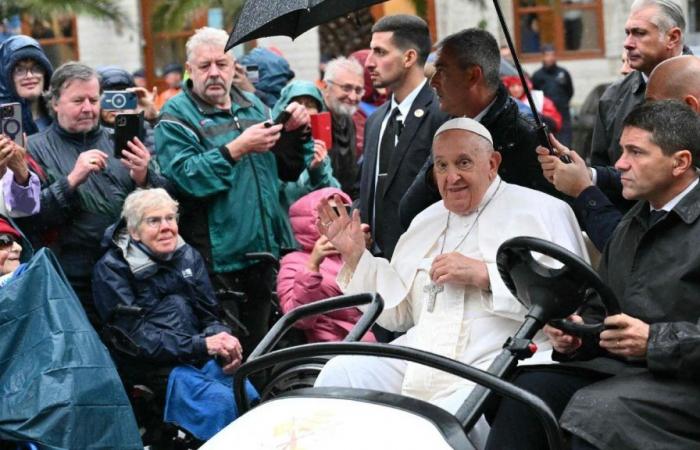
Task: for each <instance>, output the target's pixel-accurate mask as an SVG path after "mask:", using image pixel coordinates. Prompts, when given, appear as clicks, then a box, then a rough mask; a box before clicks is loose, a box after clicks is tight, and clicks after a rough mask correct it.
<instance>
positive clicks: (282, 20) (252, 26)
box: [226, 0, 386, 50]
mask: <svg viewBox="0 0 700 450" xmlns="http://www.w3.org/2000/svg"><path fill="white" fill-rule="evenodd" d="M385 1H386V0H247V1H246V2H245V4H244V5H243V7H242V8H241V11H240V13H239V14H238V17H237V18H236V21H235V23H234V25H233V31H232V32H231V36H230V37H229V39H228V44H226V49H227V50H228V49H230V48H231V47H235V46H236V45H238V44H240V43H242V42H246V41H250V40H253V39H257V38H262V37H268V36H289V37H291V38H292V39H294V38H296V37H297V36H299V35H300V34H302V33H304V32H305V31H307V30H310V29H311V28H313V27H315V26H317V25H321V24H323V23H326V22H329V21H331V20H333V19H336V18H338V17H341V16H344V15H345V14H348V13H351V12H353V11H357V10H358V9H362V8H365V7H367V6H371V5H375V4H377V3H383V2H385Z"/></svg>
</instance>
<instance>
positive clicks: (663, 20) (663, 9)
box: [630, 0, 685, 44]
mask: <svg viewBox="0 0 700 450" xmlns="http://www.w3.org/2000/svg"><path fill="white" fill-rule="evenodd" d="M649 6H655V7H656V8H657V9H658V11H659V14H654V15H653V16H652V18H651V21H652V23H653V24H654V25H656V26H657V27H658V28H659V31H661V32H662V33H666V32H668V30H670V29H671V28H676V27H678V28H680V30H681V44H682V43H683V35H684V34H685V16H683V9H682V8H681V6H680V5H679V4H678V3H676V2H674V1H673V0H635V1H634V3H632V6H631V7H630V11H631V12H635V11H639V10H640V9H643V8H647V7H649Z"/></svg>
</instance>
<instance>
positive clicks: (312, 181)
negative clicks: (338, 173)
mask: <svg viewBox="0 0 700 450" xmlns="http://www.w3.org/2000/svg"><path fill="white" fill-rule="evenodd" d="M301 96H308V97H311V98H313V99H314V100H316V101H317V102H318V105H319V111H325V109H326V107H325V105H324V103H323V97H322V96H321V91H319V90H318V88H317V87H316V85H315V84H313V83H312V82H310V81H292V82H291V83H289V84H288V85H287V86H286V87H285V88H284V89H282V93H281V97H280V99H279V101H278V102H277V103H276V104H275V107H274V108H273V109H272V116H273V117H277V114H279V113H280V111H282V110H284V108H286V107H287V105H289V103H290V102H291V101H292V100H293V99H294V98H296V97H301ZM329 150H330V149H329ZM324 187H334V188H340V183H339V182H338V180H336V179H335V177H334V176H333V169H332V167H331V159H330V157H328V156H326V157H325V158H324V159H323V161H322V162H321V164H319V165H318V166H317V167H315V168H313V169H311V168H309V167H307V168H306V169H304V171H303V172H302V173H301V175H299V179H298V180H297V181H289V182H283V183H282V184H281V186H280V203H281V204H282V207H283V208H284V210H285V211H287V210H288V209H289V206H290V205H291V204H292V203H294V202H295V201H297V200H298V199H299V198H301V197H303V196H304V195H306V194H308V193H309V192H312V191H315V190H316V189H320V188H324Z"/></svg>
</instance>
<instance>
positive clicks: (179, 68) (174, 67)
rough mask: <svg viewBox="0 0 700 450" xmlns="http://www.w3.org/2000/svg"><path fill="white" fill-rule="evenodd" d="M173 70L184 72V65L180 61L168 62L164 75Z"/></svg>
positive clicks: (164, 68)
mask: <svg viewBox="0 0 700 450" xmlns="http://www.w3.org/2000/svg"><path fill="white" fill-rule="evenodd" d="M172 72H178V73H180V74H182V65H181V64H178V63H170V64H166V65H165V66H164V67H163V76H166V75H167V74H169V73H172Z"/></svg>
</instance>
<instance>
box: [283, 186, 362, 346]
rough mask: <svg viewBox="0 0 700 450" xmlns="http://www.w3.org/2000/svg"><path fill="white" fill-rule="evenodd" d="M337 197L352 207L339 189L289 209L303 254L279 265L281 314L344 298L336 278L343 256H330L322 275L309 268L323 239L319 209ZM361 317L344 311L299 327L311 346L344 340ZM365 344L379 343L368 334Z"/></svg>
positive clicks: (290, 256)
mask: <svg viewBox="0 0 700 450" xmlns="http://www.w3.org/2000/svg"><path fill="white" fill-rule="evenodd" d="M335 194H338V195H340V196H341V198H342V199H343V201H345V202H347V203H348V204H349V203H351V200H350V197H349V196H348V195H347V194H345V193H344V192H343V191H341V190H340V189H336V188H325V189H319V190H317V191H314V192H311V193H310V194H307V195H305V196H304V197H302V198H300V199H299V200H297V201H296V202H294V203H293V204H292V206H291V207H290V208H289V220H290V222H291V224H292V230H294V236H295V237H296V239H297V241H299V244H301V247H302V249H301V251H297V252H293V253H289V254H288V255H286V256H285V257H284V258H282V262H281V265H280V272H279V275H278V277H277V294H278V296H279V299H280V305H281V307H282V311H283V312H285V313H287V312H288V311H291V310H292V309H294V308H296V307H297V306H300V305H305V304H307V303H311V302H315V301H317V300H323V299H326V298H330V297H335V296H338V295H342V292H341V290H340V288H339V287H338V284H337V283H336V282H335V277H336V275H338V271H339V270H340V267H341V266H342V265H343V262H342V261H341V259H340V256H330V257H327V258H325V259H324V260H323V262H322V263H321V267H320V272H318V273H317V272H311V271H309V270H308V269H307V268H306V263H307V262H308V260H309V256H310V255H311V251H312V250H313V248H314V244H315V243H316V241H317V240H318V238H319V237H320V235H319V233H318V230H317V229H316V218H317V217H318V215H317V213H316V205H318V203H319V201H320V200H321V199H322V198H327V197H331V196H333V195H335ZM361 315H362V313H361V312H360V311H359V310H358V309H356V308H353V309H344V310H340V311H334V312H331V313H328V314H324V315H320V316H314V317H310V318H309V319H306V320H304V321H301V322H298V323H297V327H299V328H301V329H303V330H304V332H305V334H306V338H307V339H308V340H309V342H321V341H339V340H342V339H343V338H344V337H345V336H346V335H347V333H348V331H350V329H352V327H353V326H354V325H355V323H356V322H357V321H358V319H359V318H360V316H361ZM362 340H363V341H369V342H374V341H376V339H375V338H374V335H373V334H372V333H371V332H368V333H367V334H366V335H365V336H364V338H362Z"/></svg>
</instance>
